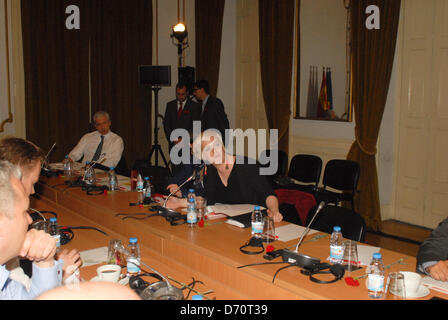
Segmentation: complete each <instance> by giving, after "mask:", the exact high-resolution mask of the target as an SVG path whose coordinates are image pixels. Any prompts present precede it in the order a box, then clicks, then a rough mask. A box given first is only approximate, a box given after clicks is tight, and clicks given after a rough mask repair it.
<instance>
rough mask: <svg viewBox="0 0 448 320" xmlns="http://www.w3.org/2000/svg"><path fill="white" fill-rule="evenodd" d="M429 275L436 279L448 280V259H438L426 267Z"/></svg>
mask: <svg viewBox="0 0 448 320" xmlns="http://www.w3.org/2000/svg"><path fill="white" fill-rule="evenodd" d="M428 272H429V274H430V275H431V277H432V278H433V279H435V280H438V281H448V261H439V262H437V263H436V264H435V265H433V266H430V267H429V268H428Z"/></svg>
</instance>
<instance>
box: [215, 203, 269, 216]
mask: <svg viewBox="0 0 448 320" xmlns="http://www.w3.org/2000/svg"><path fill="white" fill-rule="evenodd" d="M208 207H209V208H210V209H211V210H212V211H213V212H214V213H215V214H219V213H223V214H225V215H226V216H228V217H234V216H238V215H240V214H244V213H248V212H252V211H254V205H253V204H214V205H212V206H208ZM260 209H261V210H264V209H265V208H264V207H260Z"/></svg>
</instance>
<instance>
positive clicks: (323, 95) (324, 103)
mask: <svg viewBox="0 0 448 320" xmlns="http://www.w3.org/2000/svg"><path fill="white" fill-rule="evenodd" d="M328 109H329V105H328V96H327V79H326V73H325V68H324V69H323V71H322V84H321V86H320V95H319V103H318V105H317V117H318V118H325V111H326V110H328Z"/></svg>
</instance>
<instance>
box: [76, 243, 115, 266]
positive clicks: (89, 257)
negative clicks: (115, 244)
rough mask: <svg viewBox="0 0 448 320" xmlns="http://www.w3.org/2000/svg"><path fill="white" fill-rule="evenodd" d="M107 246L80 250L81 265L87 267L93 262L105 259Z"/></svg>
mask: <svg viewBox="0 0 448 320" xmlns="http://www.w3.org/2000/svg"><path fill="white" fill-rule="evenodd" d="M108 250H109V249H108V248H107V247H100V248H96V249H91V250H85V251H81V252H80V253H79V254H80V255H81V259H82V266H83V267H88V266H91V265H94V264H100V263H104V262H106V261H107V252H108Z"/></svg>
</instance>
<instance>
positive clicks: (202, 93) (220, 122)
mask: <svg viewBox="0 0 448 320" xmlns="http://www.w3.org/2000/svg"><path fill="white" fill-rule="evenodd" d="M193 94H194V96H195V97H196V99H197V100H198V101H201V103H202V114H201V131H205V130H207V129H217V130H218V131H219V132H220V133H221V136H222V137H225V138H227V135H226V134H225V130H226V129H229V119H228V118H227V114H226V112H225V110H224V104H223V103H222V101H221V100H220V99H219V98H217V97H213V96H211V95H210V89H209V85H208V82H207V81H206V80H200V81H198V82H196V83H195V84H194V85H193ZM224 143H227V139H225V140H224Z"/></svg>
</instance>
